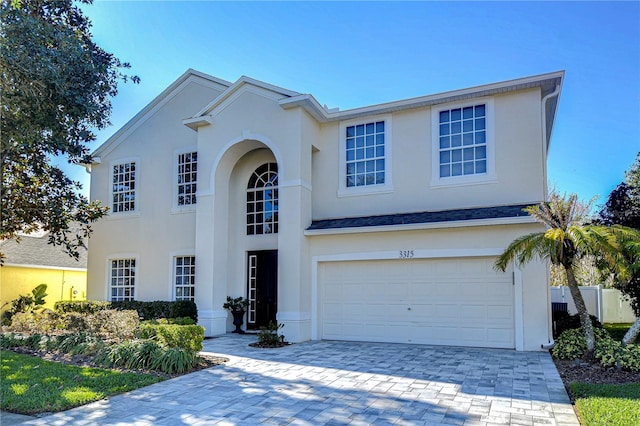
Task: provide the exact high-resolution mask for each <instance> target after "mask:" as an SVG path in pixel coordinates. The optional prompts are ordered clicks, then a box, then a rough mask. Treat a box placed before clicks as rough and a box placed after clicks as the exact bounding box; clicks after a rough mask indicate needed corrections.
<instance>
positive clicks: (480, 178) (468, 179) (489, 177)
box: [429, 98, 497, 188]
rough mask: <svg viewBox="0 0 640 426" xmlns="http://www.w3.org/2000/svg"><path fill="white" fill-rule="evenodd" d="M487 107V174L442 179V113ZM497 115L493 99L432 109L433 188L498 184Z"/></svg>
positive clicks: (444, 105) (450, 104) (474, 100)
mask: <svg viewBox="0 0 640 426" xmlns="http://www.w3.org/2000/svg"><path fill="white" fill-rule="evenodd" d="M478 104H485V105H486V117H485V123H486V136H487V143H486V146H487V172H486V173H483V174H477V175H466V176H450V177H443V178H441V177H440V111H445V110H449V109H454V108H461V107H467V106H472V105H478ZM494 128H495V113H494V107H493V98H475V99H470V100H467V101H465V102H456V103H449V104H442V105H438V106H437V107H433V108H432V109H431V182H430V185H429V186H430V187H431V188H444V187H449V186H465V185H478V184H485V183H494V182H496V180H497V178H496V160H495V146H496V144H495V131H494Z"/></svg>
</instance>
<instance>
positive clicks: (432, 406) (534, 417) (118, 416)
mask: <svg viewBox="0 0 640 426" xmlns="http://www.w3.org/2000/svg"><path fill="white" fill-rule="evenodd" d="M252 341H255V336H253V337H251V336H237V335H228V336H224V337H220V338H216V339H211V340H206V341H205V345H204V346H205V351H206V352H213V353H216V354H223V355H224V356H226V357H228V358H229V359H230V361H229V362H228V363H227V364H225V365H224V366H218V367H214V368H211V369H209V370H203V371H199V372H196V373H193V374H188V375H185V376H182V377H179V378H176V379H173V380H170V381H166V382H163V383H159V384H155V385H152V386H149V387H146V388H143V389H139V390H136V391H133V392H130V393H128V394H124V395H119V396H116V397H113V398H110V399H108V400H103V401H99V402H96V403H93V404H89V405H86V406H84V407H79V408H76V409H73V410H69V411H66V412H63V413H58V414H55V415H52V416H49V417H45V418H41V419H37V420H33V421H30V422H28V423H26V424H32V425H41V424H47V425H51V424H53V425H58V424H59V425H68V424H75V425H89V424H110V425H117V424H138V425H146V424H149V425H180V424H184V425H208V424H219V425H257V424H282V425H284V424H292V425H318V424H327V425H345V424H354V425H359V424H375V425H384V424H400V425H423V424H453V425H461V424H464V425H467V424H469V425H494V424H503V425H504V424H513V425H578V424H579V423H578V421H577V419H576V416H575V414H574V412H573V409H572V407H571V404H570V401H569V398H568V397H567V394H566V392H565V390H564V387H563V385H562V381H561V380H560V377H559V376H558V373H557V371H556V369H555V366H554V365H553V362H552V361H551V357H550V356H549V354H548V353H546V352H514V351H509V350H498V349H472V348H456V347H442V346H424V345H400V344H383V343H350V342H327V341H322V342H306V343H301V344H296V345H291V346H289V347H286V348H280V349H255V348H251V347H248V346H247V344H248V343H249V342H252Z"/></svg>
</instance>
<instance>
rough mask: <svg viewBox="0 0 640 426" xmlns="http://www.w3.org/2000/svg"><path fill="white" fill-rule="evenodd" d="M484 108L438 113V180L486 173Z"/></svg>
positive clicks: (455, 109)
mask: <svg viewBox="0 0 640 426" xmlns="http://www.w3.org/2000/svg"><path fill="white" fill-rule="evenodd" d="M486 115H487V113H486V105H485V104H479V105H474V106H467V107H463V108H454V109H450V110H445V111H440V114H439V133H440V140H439V143H440V157H439V158H440V160H439V161H440V177H441V178H446V177H451V176H466V175H474V174H485V173H487V132H486V130H487V126H486Z"/></svg>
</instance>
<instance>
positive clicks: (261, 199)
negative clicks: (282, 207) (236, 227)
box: [247, 163, 278, 235]
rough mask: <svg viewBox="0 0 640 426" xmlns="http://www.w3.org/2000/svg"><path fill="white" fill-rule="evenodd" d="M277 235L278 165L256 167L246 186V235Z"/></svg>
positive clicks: (268, 164) (267, 164) (269, 164)
mask: <svg viewBox="0 0 640 426" xmlns="http://www.w3.org/2000/svg"><path fill="white" fill-rule="evenodd" d="M277 233H278V165H277V164H276V163H266V164H263V165H262V166H260V167H258V168H257V169H256V171H255V172H253V175H251V178H250V179H249V185H248V186H247V235H257V234H277Z"/></svg>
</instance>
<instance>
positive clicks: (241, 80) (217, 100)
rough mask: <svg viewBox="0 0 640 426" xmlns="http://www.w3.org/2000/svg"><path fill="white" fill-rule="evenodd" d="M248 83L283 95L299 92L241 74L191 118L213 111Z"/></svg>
mask: <svg viewBox="0 0 640 426" xmlns="http://www.w3.org/2000/svg"><path fill="white" fill-rule="evenodd" d="M246 84H249V85H252V86H256V87H259V88H262V89H265V90H268V91H270V92H274V93H278V94H280V95H282V96H285V97H292V96H298V95H300V93H298V92H294V91H292V90H288V89H284V88H282V87H278V86H275V85H273V84H269V83H265V82H264V81H260V80H256V79H253V78H251V77H247V76H244V75H243V76H242V77H240V78H239V79H238V80H237V81H236V82H235V83H233V84H232V85H230V86H229V87H228V88H227V89H226V90H225V91H224V92H222V93H221V94H220V95H219V96H218V97H217V98H215V99H214V100H213V101H211V103H209V105H207V106H205V107H204V108H202V109H201V110H200V111H199V112H198V113H197V114H195V115H194V116H193V117H192V118H198V117H201V116H204V115H208V114H210V113H211V111H213V110H214V109H215V108H216V107H217V106H218V105H220V104H221V103H223V102H224V101H225V100H227V99H228V98H229V97H230V96H231V95H233V94H234V93H235V92H237V91H238V90H239V89H240V88H241V87H242V86H244V85H246Z"/></svg>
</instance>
